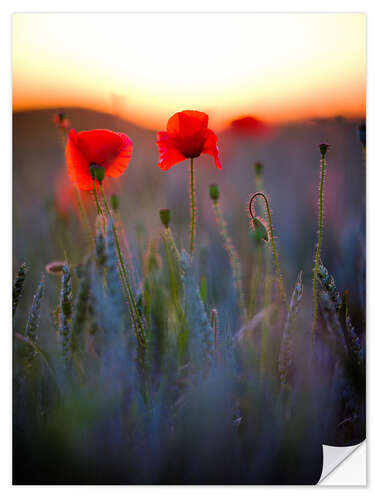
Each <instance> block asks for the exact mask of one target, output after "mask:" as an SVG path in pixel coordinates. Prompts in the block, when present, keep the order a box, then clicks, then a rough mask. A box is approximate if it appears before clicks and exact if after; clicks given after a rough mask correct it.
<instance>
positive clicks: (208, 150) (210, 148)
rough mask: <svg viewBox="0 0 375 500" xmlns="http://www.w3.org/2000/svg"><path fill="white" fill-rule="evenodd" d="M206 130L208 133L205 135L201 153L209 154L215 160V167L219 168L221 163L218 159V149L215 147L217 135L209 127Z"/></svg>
mask: <svg viewBox="0 0 375 500" xmlns="http://www.w3.org/2000/svg"><path fill="white" fill-rule="evenodd" d="M207 130H208V135H207V139H206V141H205V143H204V146H203V151H202V153H205V154H207V155H211V156H212V157H213V158H214V160H215V165H216V167H217V168H218V169H219V170H221V169H222V166H221V163H220V160H219V150H218V148H217V136H216V134H215V133H214V132H213V131H212V130H211V129H207Z"/></svg>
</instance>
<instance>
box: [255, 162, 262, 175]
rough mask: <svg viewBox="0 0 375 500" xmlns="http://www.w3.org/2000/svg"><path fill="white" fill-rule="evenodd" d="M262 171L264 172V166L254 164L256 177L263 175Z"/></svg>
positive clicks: (257, 163)
mask: <svg viewBox="0 0 375 500" xmlns="http://www.w3.org/2000/svg"><path fill="white" fill-rule="evenodd" d="M262 171H263V164H262V163H259V162H255V163H254V172H255V175H257V176H259V175H262Z"/></svg>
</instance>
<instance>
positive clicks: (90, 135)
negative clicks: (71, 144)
mask: <svg viewBox="0 0 375 500" xmlns="http://www.w3.org/2000/svg"><path fill="white" fill-rule="evenodd" d="M121 135H122V134H117V133H116V132H112V130H106V129H96V130H85V131H83V132H79V133H78V134H77V146H78V147H79V149H80V150H81V151H82V153H83V154H84V155H85V157H86V158H87V160H88V161H89V163H96V164H97V165H102V166H104V165H105V164H106V163H110V162H111V161H112V160H113V159H114V158H115V157H116V155H117V152H118V151H119V150H120V149H121V147H122V143H123V139H122V138H121Z"/></svg>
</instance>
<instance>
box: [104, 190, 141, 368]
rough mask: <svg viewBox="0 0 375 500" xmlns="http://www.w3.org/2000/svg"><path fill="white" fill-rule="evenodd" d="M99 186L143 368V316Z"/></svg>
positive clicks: (109, 212)
mask: <svg viewBox="0 0 375 500" xmlns="http://www.w3.org/2000/svg"><path fill="white" fill-rule="evenodd" d="M99 186H100V192H101V195H102V198H103V202H104V206H105V210H106V212H107V216H108V218H109V219H110V221H111V223H112V230H113V234H114V237H115V244H116V249H117V255H118V258H119V263H120V276H121V277H122V280H123V286H124V289H125V291H126V294H127V297H128V302H129V309H130V314H131V317H132V321H133V325H134V329H135V333H136V336H137V340H138V346H139V348H140V355H141V364H142V367H143V365H144V361H145V350H146V336H145V332H144V328H143V324H142V319H141V316H140V314H139V311H138V308H137V306H136V302H135V299H134V294H133V292H132V289H131V286H130V280H129V274H128V272H127V269H126V266H125V262H124V259H123V256H122V252H121V248H120V243H119V239H118V236H117V231H116V227H115V225H114V223H113V219H112V214H111V211H110V209H109V206H108V203H107V200H106V197H105V194H104V190H103V186H102V184H99Z"/></svg>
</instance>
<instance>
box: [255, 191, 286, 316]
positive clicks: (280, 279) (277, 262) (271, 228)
mask: <svg viewBox="0 0 375 500" xmlns="http://www.w3.org/2000/svg"><path fill="white" fill-rule="evenodd" d="M257 196H261V197H262V198H263V200H264V203H265V205H266V211H267V218H268V226H269V231H270V240H271V246H272V254H273V260H274V263H275V269H276V274H277V279H278V282H279V289H280V293H281V296H282V298H283V300H284V302H285V304H286V307H287V309H288V311H289V302H288V299H287V296H286V293H285V288H284V282H283V277H282V274H281V271H280V265H279V259H278V257H277V252H276V246H275V238H274V234H273V226H272V219H271V210H270V206H269V203H268V199H267V196H266V195H265V194H264V193H262V192H261V191H259V192H258V193H254V194H253V195H252V197H251V198H250V202H249V212H250V217H251V218H254V217H255V216H254V214H253V208H252V206H253V201H254V200H255V198H256V197H257Z"/></svg>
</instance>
